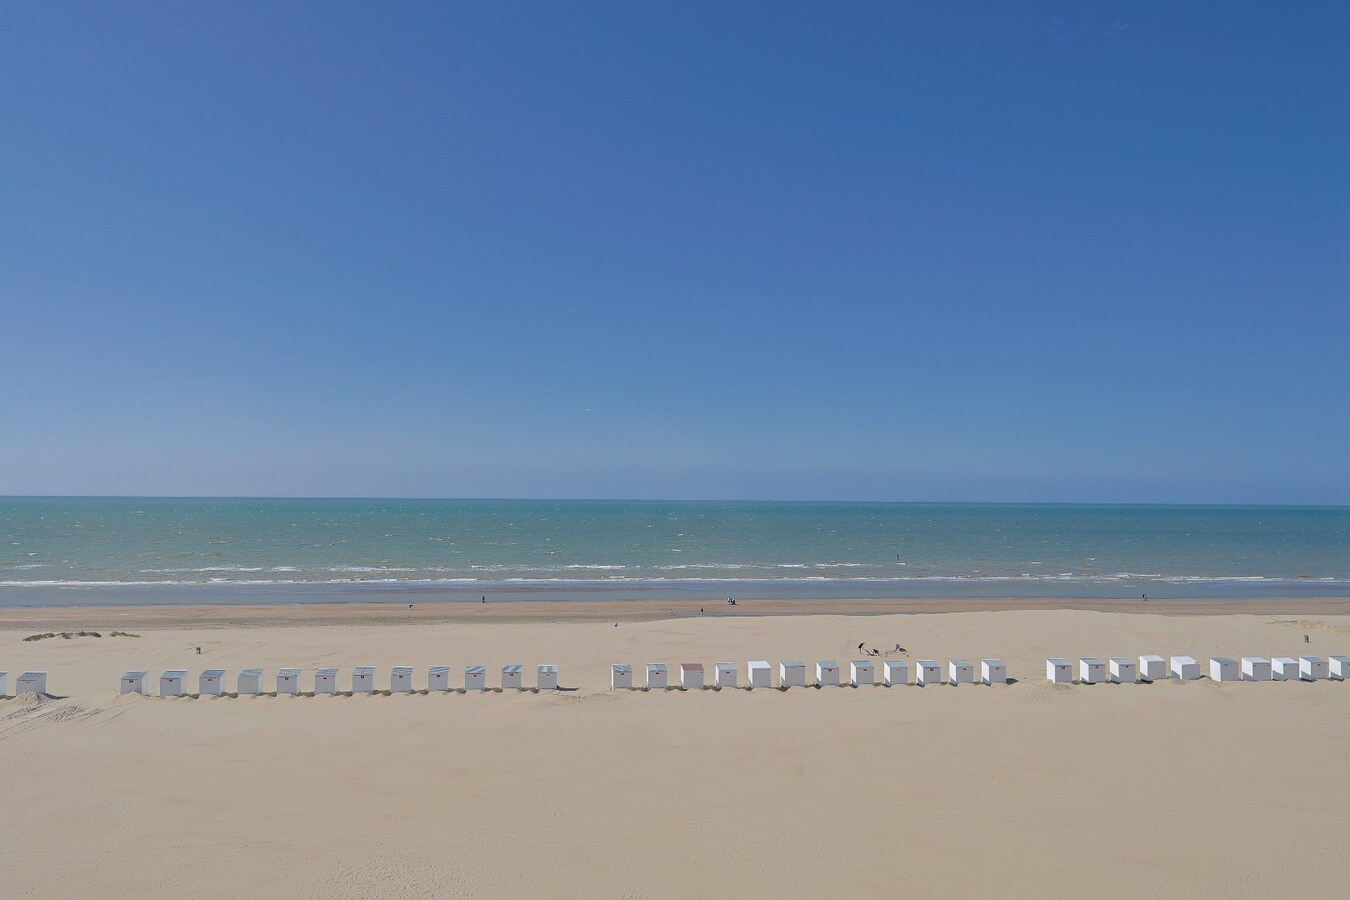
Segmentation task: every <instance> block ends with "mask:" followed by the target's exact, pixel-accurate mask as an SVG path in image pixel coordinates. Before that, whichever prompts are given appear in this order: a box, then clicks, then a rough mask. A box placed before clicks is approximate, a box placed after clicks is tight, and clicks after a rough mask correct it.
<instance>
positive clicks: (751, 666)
mask: <svg viewBox="0 0 1350 900" xmlns="http://www.w3.org/2000/svg"><path fill="white" fill-rule="evenodd" d="M745 683H746V684H748V685H749V686H750V687H752V688H757V687H765V688H766V687H773V667H772V666H770V665H769V661H768V660H767V659H752V660H749V661H748V662H746V664H745Z"/></svg>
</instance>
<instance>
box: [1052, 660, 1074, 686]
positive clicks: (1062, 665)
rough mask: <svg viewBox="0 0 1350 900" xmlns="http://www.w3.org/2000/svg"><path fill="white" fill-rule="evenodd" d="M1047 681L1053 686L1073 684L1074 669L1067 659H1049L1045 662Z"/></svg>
mask: <svg viewBox="0 0 1350 900" xmlns="http://www.w3.org/2000/svg"><path fill="white" fill-rule="evenodd" d="M1045 680H1046V681H1048V682H1050V683H1051V684H1072V683H1073V667H1072V666H1070V665H1069V661H1068V660H1067V659H1059V658H1058V657H1055V658H1053V659H1047V660H1046V661H1045Z"/></svg>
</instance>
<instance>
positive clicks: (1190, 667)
mask: <svg viewBox="0 0 1350 900" xmlns="http://www.w3.org/2000/svg"><path fill="white" fill-rule="evenodd" d="M1171 671H1172V677H1173V678H1176V679H1178V680H1179V681H1194V680H1195V679H1197V678H1199V677H1200V664H1199V663H1198V662H1196V661H1195V657H1194V656H1174V657H1172V664H1171Z"/></svg>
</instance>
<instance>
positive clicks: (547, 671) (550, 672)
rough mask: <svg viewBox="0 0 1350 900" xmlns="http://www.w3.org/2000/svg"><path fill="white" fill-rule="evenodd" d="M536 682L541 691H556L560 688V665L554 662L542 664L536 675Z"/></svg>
mask: <svg viewBox="0 0 1350 900" xmlns="http://www.w3.org/2000/svg"><path fill="white" fill-rule="evenodd" d="M535 684H536V685H537V686H538V688H539V690H541V691H556V690H557V689H558V667H557V666H555V665H553V664H552V663H545V664H544V665H542V666H540V667H539V670H538V672H537V673H536V675H535Z"/></svg>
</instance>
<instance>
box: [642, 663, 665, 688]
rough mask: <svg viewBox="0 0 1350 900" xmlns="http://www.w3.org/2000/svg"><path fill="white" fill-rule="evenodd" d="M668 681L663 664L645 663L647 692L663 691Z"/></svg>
mask: <svg viewBox="0 0 1350 900" xmlns="http://www.w3.org/2000/svg"><path fill="white" fill-rule="evenodd" d="M669 681H670V673H669V672H668V671H667V669H666V664H665V663H647V690H649V691H651V690H665V689H666V687H667V686H668V685H669Z"/></svg>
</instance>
